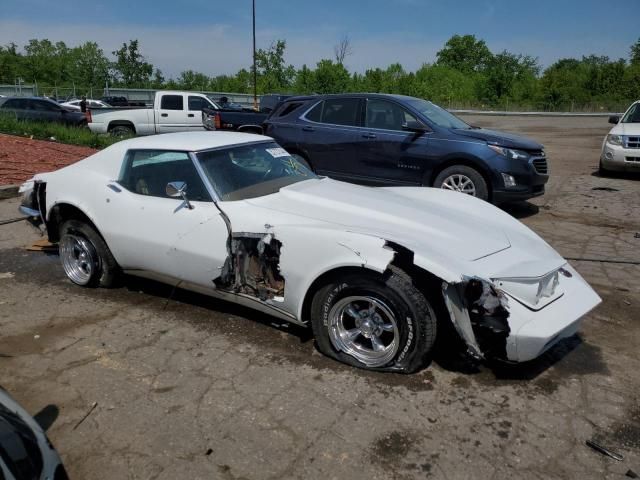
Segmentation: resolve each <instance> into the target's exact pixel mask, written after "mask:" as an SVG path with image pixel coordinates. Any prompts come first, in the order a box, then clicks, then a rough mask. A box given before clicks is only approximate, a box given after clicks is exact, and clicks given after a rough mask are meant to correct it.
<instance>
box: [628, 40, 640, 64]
mask: <svg viewBox="0 0 640 480" xmlns="http://www.w3.org/2000/svg"><path fill="white" fill-rule="evenodd" d="M629 58H630V60H631V64H632V65H640V38H638V41H637V42H636V43H634V44H633V45H631V55H630V56H629Z"/></svg>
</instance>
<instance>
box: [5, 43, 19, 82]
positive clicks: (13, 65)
mask: <svg viewBox="0 0 640 480" xmlns="http://www.w3.org/2000/svg"><path fill="white" fill-rule="evenodd" d="M23 64H24V56H23V55H22V54H20V53H19V52H18V46H17V45H16V44H15V43H10V44H9V45H6V46H4V47H2V46H0V83H14V82H15V81H16V78H18V77H21V76H23V75H24V73H23Z"/></svg>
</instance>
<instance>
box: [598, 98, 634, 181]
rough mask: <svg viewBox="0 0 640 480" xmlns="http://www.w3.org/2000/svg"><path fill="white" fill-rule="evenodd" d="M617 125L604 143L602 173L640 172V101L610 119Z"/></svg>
mask: <svg viewBox="0 0 640 480" xmlns="http://www.w3.org/2000/svg"><path fill="white" fill-rule="evenodd" d="M609 123H614V124H616V126H615V127H613V128H612V129H611V131H610V132H609V135H607V136H606V137H605V139H604V142H602V154H601V155H600V173H606V172H608V171H618V172H622V171H626V172H628V171H636V172H640V100H638V101H636V102H635V103H633V104H632V105H631V106H630V107H629V109H628V110H627V111H626V112H625V113H624V115H623V116H622V119H620V117H619V116H617V115H616V116H612V117H609Z"/></svg>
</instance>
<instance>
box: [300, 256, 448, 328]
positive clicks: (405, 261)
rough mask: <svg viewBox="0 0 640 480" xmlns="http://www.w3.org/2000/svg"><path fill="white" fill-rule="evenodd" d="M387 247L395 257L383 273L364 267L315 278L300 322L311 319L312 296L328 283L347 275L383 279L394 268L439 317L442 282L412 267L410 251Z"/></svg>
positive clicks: (339, 269)
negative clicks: (405, 277)
mask: <svg viewBox="0 0 640 480" xmlns="http://www.w3.org/2000/svg"><path fill="white" fill-rule="evenodd" d="M389 246H390V247H391V248H393V250H394V251H395V252H396V255H395V258H394V259H393V261H392V262H391V263H390V264H389V268H387V270H385V271H384V272H383V273H379V272H376V271H375V270H371V269H368V268H364V267H339V268H336V269H333V270H329V271H328V272H325V273H323V274H322V275H320V276H319V277H318V278H316V279H315V280H314V281H313V283H312V284H311V286H310V287H309V288H308V289H307V293H306V294H305V297H304V301H303V302H302V315H301V318H300V320H302V321H303V322H305V323H308V322H309V320H310V318H311V302H312V301H313V296H314V295H315V294H316V292H317V291H318V290H319V289H320V288H322V287H323V286H324V285H326V284H327V283H328V282H331V281H332V280H334V279H337V278H340V277H343V276H345V275H349V274H359V275H368V276H371V277H374V278H380V279H385V278H387V276H388V275H390V274H391V267H395V268H394V270H395V271H396V273H398V270H400V272H401V274H404V275H406V276H408V277H409V278H410V279H411V281H412V282H413V284H414V285H415V286H416V288H417V289H418V290H420V292H422V294H423V295H424V296H425V297H427V299H429V300H430V301H431V302H432V306H433V308H434V309H435V310H436V315H437V316H438V317H440V316H441V314H442V307H443V306H444V299H443V296H442V280H441V279H440V278H438V277H436V276H435V275H433V274H432V273H431V272H428V271H427V270H424V269H422V268H420V267H418V266H416V265H414V264H413V252H411V251H410V250H408V249H406V248H404V247H402V246H401V245H396V244H389ZM434 292H435V293H434Z"/></svg>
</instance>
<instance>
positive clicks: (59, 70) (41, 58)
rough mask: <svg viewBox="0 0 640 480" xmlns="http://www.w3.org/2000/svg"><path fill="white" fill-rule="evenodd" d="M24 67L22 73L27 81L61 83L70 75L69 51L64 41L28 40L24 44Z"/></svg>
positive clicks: (50, 83) (49, 83)
mask: <svg viewBox="0 0 640 480" xmlns="http://www.w3.org/2000/svg"><path fill="white" fill-rule="evenodd" d="M24 50H25V53H26V55H25V57H24V69H23V71H22V75H23V76H24V78H25V81H27V82H33V81H37V82H40V83H42V84H47V85H54V84H61V83H63V82H64V81H66V80H69V77H70V72H69V70H70V63H71V62H70V52H69V49H68V48H67V46H66V45H65V43H64V42H56V43H55V44H54V43H52V42H51V41H50V40H47V39H44V40H36V39H32V40H29V43H28V44H27V45H25V47H24Z"/></svg>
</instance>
